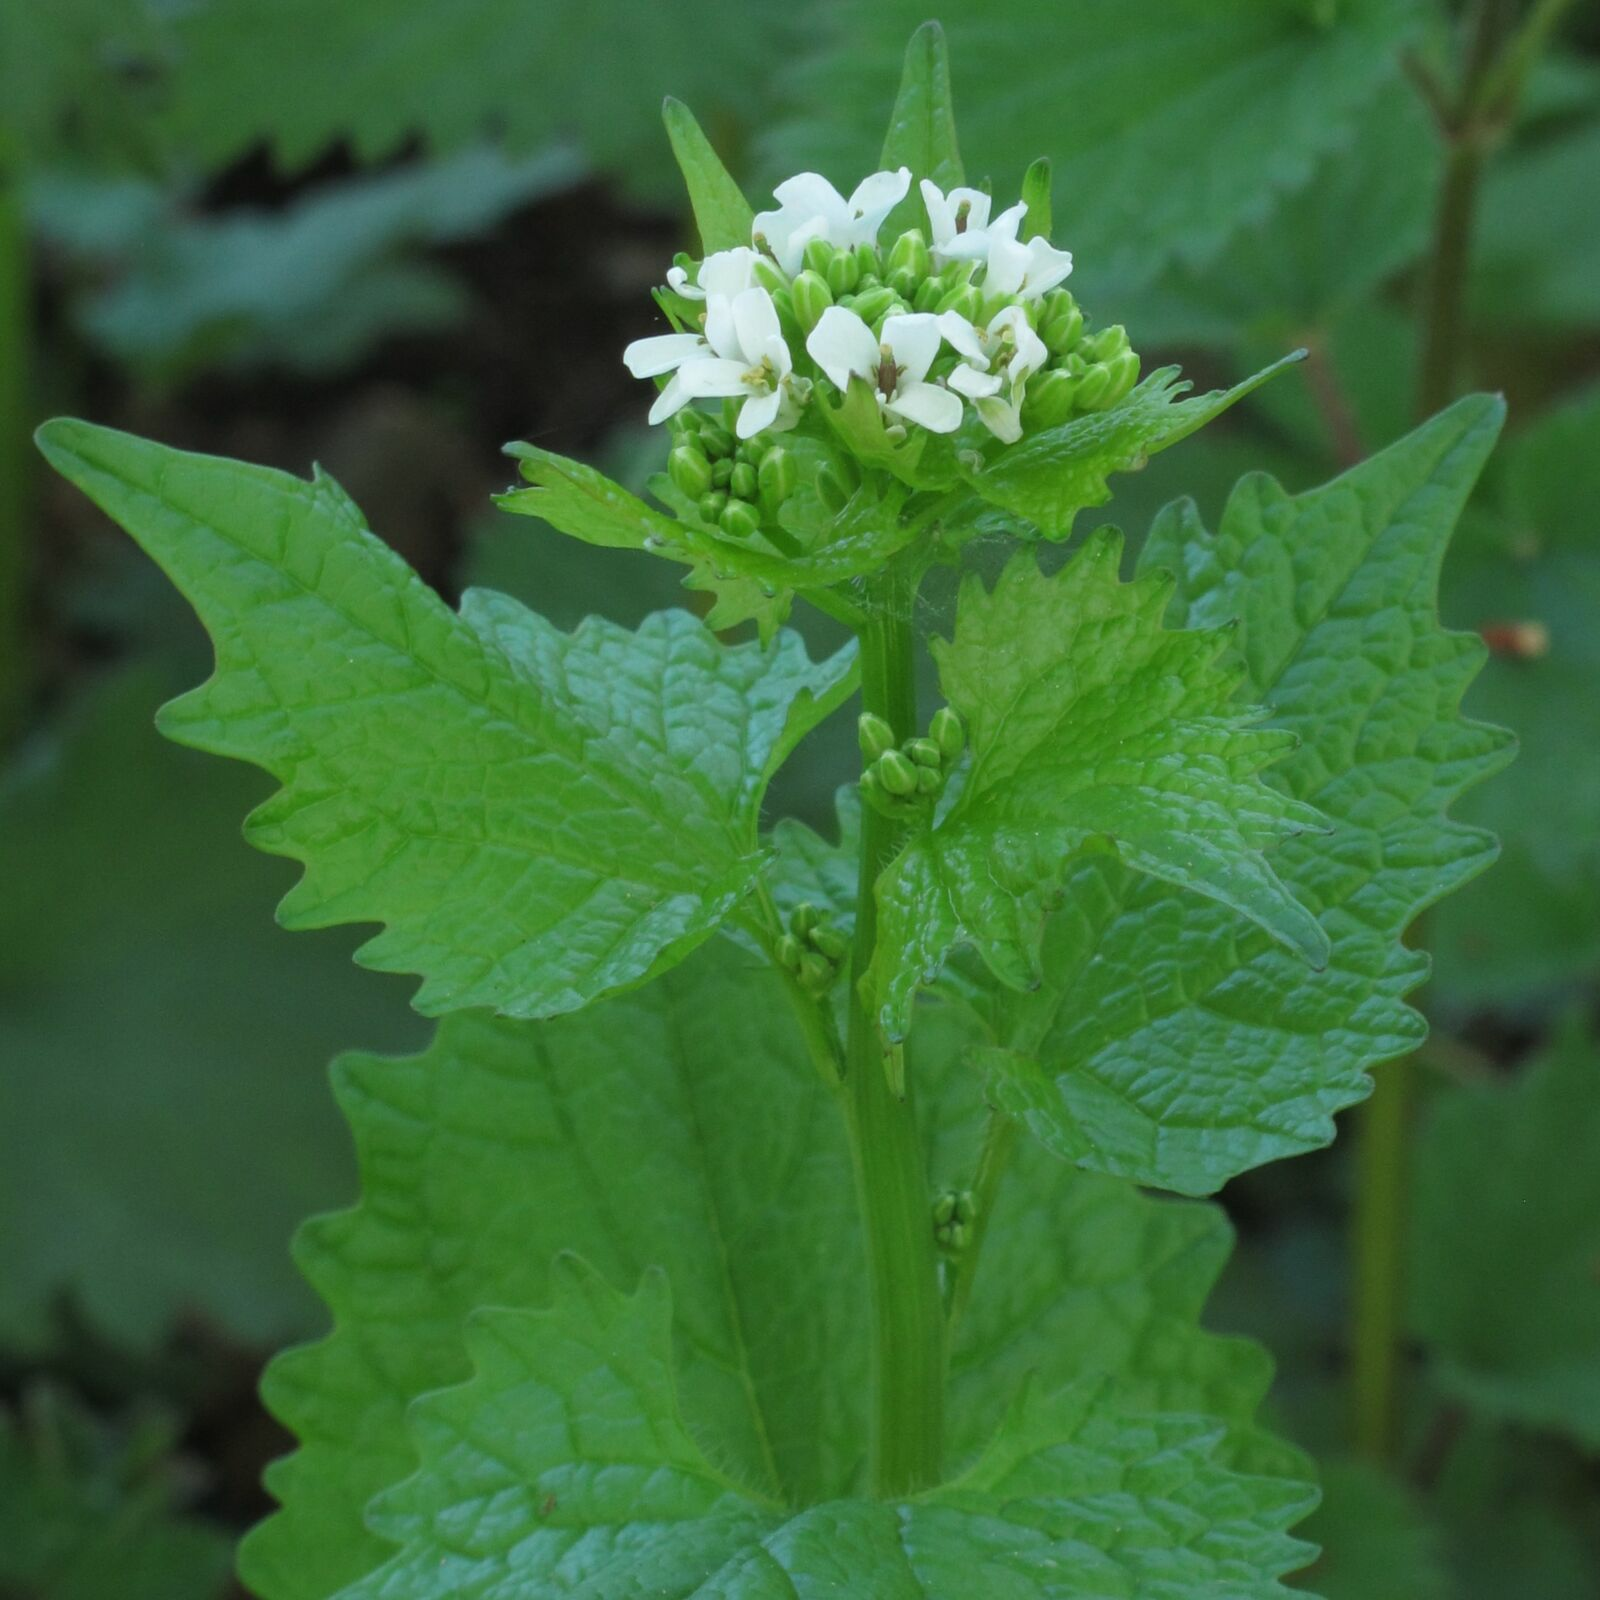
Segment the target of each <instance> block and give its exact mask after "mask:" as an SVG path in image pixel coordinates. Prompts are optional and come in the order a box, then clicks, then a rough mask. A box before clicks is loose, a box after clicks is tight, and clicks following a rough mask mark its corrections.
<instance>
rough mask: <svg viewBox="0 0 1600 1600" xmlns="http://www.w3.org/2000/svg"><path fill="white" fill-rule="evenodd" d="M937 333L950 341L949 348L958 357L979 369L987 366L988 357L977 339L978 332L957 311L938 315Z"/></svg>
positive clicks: (943, 312)
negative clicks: (963, 357) (962, 357)
mask: <svg viewBox="0 0 1600 1600" xmlns="http://www.w3.org/2000/svg"><path fill="white" fill-rule="evenodd" d="M991 326H993V324H991ZM939 332H940V333H942V334H943V335H944V336H945V338H946V339H948V340H949V341H950V348H951V349H952V350H954V351H955V352H956V353H957V354H958V355H963V356H965V357H966V358H967V360H968V361H971V362H974V363H975V364H976V365H978V366H979V367H986V366H988V365H989V357H988V354H987V352H986V351H985V350H984V348H983V340H982V339H980V338H979V337H978V330H977V329H976V328H974V327H973V326H972V324H971V323H970V322H968V321H967V319H966V318H965V317H964V316H962V315H961V313H960V312H959V311H942V312H940V313H939Z"/></svg>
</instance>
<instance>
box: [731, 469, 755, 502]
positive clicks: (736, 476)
mask: <svg viewBox="0 0 1600 1600" xmlns="http://www.w3.org/2000/svg"><path fill="white" fill-rule="evenodd" d="M728 493H729V494H731V495H732V496H733V497H734V498H735V499H737V500H754V499H755V497H756V469H755V468H754V467H752V466H751V465H750V463H749V462H748V461H741V462H739V463H738V464H737V465H736V466H735V467H734V469H733V476H732V477H731V478H729V479H728Z"/></svg>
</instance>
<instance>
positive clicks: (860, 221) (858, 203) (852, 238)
mask: <svg viewBox="0 0 1600 1600" xmlns="http://www.w3.org/2000/svg"><path fill="white" fill-rule="evenodd" d="M910 187H911V168H910V167H901V168H900V169H899V170H898V171H895V172H874V173H873V174H872V176H871V177H868V178H863V179H862V180H861V182H860V183H858V184H857V185H856V187H855V192H854V193H853V194H852V195H851V196H850V216H849V219H848V221H847V223H846V232H845V236H844V237H843V238H842V239H836V240H835V241H834V242H835V243H838V244H873V243H875V242H876V240H877V237H878V229H879V228H881V227H882V226H883V219H884V218H885V217H886V216H888V215H889V213H890V212H891V211H893V210H894V208H895V207H896V206H897V205H899V204H900V202H901V201H902V200H904V199H905V197H906V192H907V190H909V189H910Z"/></svg>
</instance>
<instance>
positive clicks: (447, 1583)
mask: <svg viewBox="0 0 1600 1600" xmlns="http://www.w3.org/2000/svg"><path fill="white" fill-rule="evenodd" d="M671 1317H672V1308H671V1303H670V1296H669V1293H668V1290H667V1287H666V1283H665V1280H664V1279H663V1278H662V1277H661V1276H660V1275H659V1274H646V1276H645V1277H644V1279H643V1281H642V1282H641V1284H640V1285H639V1287H638V1289H637V1290H636V1291H635V1292H634V1293H633V1294H632V1295H631V1296H624V1295H622V1294H619V1293H618V1292H617V1291H616V1290H615V1289H613V1288H611V1287H609V1286H608V1285H607V1284H606V1283H605V1281H604V1280H603V1279H601V1278H600V1277H599V1276H598V1275H596V1274H594V1273H593V1272H592V1271H591V1270H590V1269H588V1268H586V1267H583V1266H581V1265H578V1264H577V1263H572V1264H570V1265H568V1266H566V1267H564V1268H563V1270H562V1271H561V1272H560V1273H559V1274H558V1276H557V1281H556V1285H555V1296H554V1300H553V1303H552V1304H551V1306H550V1307H549V1309H548V1310H541V1311H512V1310H496V1311H488V1312H484V1313H481V1314H480V1315H479V1316H478V1317H477V1318H475V1319H474V1321H473V1324H472V1325H471V1326H470V1327H469V1330H468V1335H467V1344H468V1350H469V1354H470V1356H471V1358H472V1361H473V1366H474V1373H473V1376H472V1378H471V1379H470V1380H469V1381H468V1382H467V1383H465V1384H463V1385H461V1386H460V1387H458V1388H455V1389H451V1390H447V1391H445V1392H444V1393H442V1394H436V1395H431V1396H428V1397H427V1398H425V1399H423V1400H421V1401H419V1402H418V1403H417V1405H416V1406H415V1407H414V1408H413V1410H412V1414H411V1421H412V1426H413V1430H414V1436H415V1439H416V1442H417V1447H418V1450H419V1452H420V1455H421V1458H422V1465H421V1469H420V1471H419V1472H418V1473H417V1475H416V1476H415V1477H414V1478H412V1479H410V1480H409V1481H408V1482H407V1483H405V1484H402V1485H401V1486H400V1487H399V1488H397V1489H395V1490H393V1491H391V1492H390V1493H389V1494H387V1495H385V1496H383V1497H381V1498H380V1499H379V1500H378V1501H377V1502H376V1504H375V1506H374V1508H373V1513H372V1517H373V1523H374V1525H375V1527H376V1528H377V1529H378V1530H379V1531H380V1532H382V1533H383V1534H385V1535H386V1536H387V1537H389V1538H390V1539H392V1540H393V1541H395V1542H396V1543H397V1544H400V1545H401V1547H402V1548H401V1551H400V1553H399V1554H398V1555H396V1556H395V1557H394V1558H393V1559H392V1560H391V1561H389V1562H388V1563H387V1564H386V1565H385V1566H383V1567H382V1568H380V1569H379V1570H378V1571H377V1572H374V1573H373V1574H372V1575H371V1576H370V1577H368V1578H366V1579H364V1580H363V1581H362V1582H360V1583H357V1584H354V1585H352V1586H351V1587H350V1588H349V1589H348V1590H346V1591H345V1596H346V1600H379V1597H382V1600H445V1597H446V1596H456V1597H460V1600H472V1597H474V1596H482V1597H488V1596H503V1595H507V1594H526V1595H530V1596H531V1595H534V1594H540V1593H548V1592H551V1591H552V1590H553V1589H556V1588H566V1589H569V1590H578V1589H581V1592H583V1593H585V1594H588V1595H592V1596H593V1597H594V1600H626V1597H631V1596H635V1595H639V1594H643V1593H648V1594H652V1595H656V1596H659V1597H661V1600H692V1597H703V1600H710V1597H713V1596H715V1597H718V1600H781V1597H785V1596H793V1595H798V1594H807V1593H813V1592H815V1593H823V1592H828V1591H833V1592H838V1591H839V1590H840V1589H841V1586H842V1585H848V1587H849V1589H850V1590H851V1591H852V1592H855V1593H861V1594H873V1595H881V1596H885V1597H889V1596H895V1597H900V1600H943V1597H954V1596H958V1595H972V1594H980V1593H981V1594H988V1595H995V1594H1001V1593H1004V1594H1006V1595H1008V1596H1012V1597H1015V1600H1097V1597H1104V1600H1120V1597H1123V1596H1126V1595H1128V1594H1150V1595H1156V1594H1161V1593H1165V1594H1171V1595H1174V1596H1176V1595H1180V1594H1186V1595H1192V1594H1197V1593H1200V1592H1203V1591H1204V1590H1205V1589H1207V1588H1210V1587H1212V1586H1213V1585H1215V1586H1217V1592H1219V1593H1220V1592H1223V1588H1224V1587H1225V1590H1226V1592H1227V1593H1228V1594H1229V1595H1230V1596H1236V1597H1238V1600H1269V1597H1275V1596H1283V1595H1285V1593H1286V1591H1285V1590H1284V1589H1283V1588H1282V1587H1281V1586H1280V1585H1279V1584H1278V1583H1277V1582H1275V1581H1274V1580H1275V1579H1276V1578H1277V1577H1278V1576H1279V1575H1280V1574H1281V1573H1283V1572H1284V1571H1286V1570H1288V1569H1290V1568H1292V1567H1294V1566H1296V1565H1299V1564H1302V1563H1303V1562H1304V1560H1305V1557H1306V1555H1307V1554H1309V1551H1308V1549H1307V1547H1306V1546H1304V1545H1300V1544H1298V1543H1297V1542H1296V1541H1294V1540H1293V1539H1290V1538H1288V1537H1287V1536H1286V1535H1285V1533H1284V1531H1283V1530H1284V1528H1285V1526H1286V1525H1287V1524H1288V1523H1290V1522H1292V1521H1293V1520H1294V1519H1295V1518H1296V1517H1298V1516H1299V1515H1301V1514H1302V1513H1303V1512H1304V1511H1305V1510H1306V1509H1307V1507H1308V1505H1309V1504H1310V1502H1311V1500H1312V1499H1313V1494H1314V1492H1313V1491H1312V1490H1310V1489H1309V1488H1307V1487H1306V1486H1304V1485H1301V1484H1296V1483H1292V1482H1286V1481H1283V1480H1279V1479H1272V1478H1260V1477H1251V1476H1246V1475H1243V1474H1239V1473H1236V1472H1234V1471H1232V1470H1231V1469H1230V1468H1228V1467H1226V1466H1225V1465H1223V1464H1222V1463H1220V1462H1219V1461H1218V1460H1217V1459H1216V1445H1217V1442H1218V1440H1217V1431H1216V1429H1215V1428H1214V1426H1212V1425H1211V1424H1208V1423H1207V1422H1206V1420H1205V1419H1203V1418H1199V1417H1184V1416H1137V1415H1132V1416H1130V1415H1127V1414H1125V1413H1122V1412H1120V1411H1119V1410H1118V1408H1117V1405H1116V1399H1115V1395H1114V1392H1112V1391H1111V1390H1110V1388H1109V1386H1104V1385H1097V1384H1093V1383H1086V1384H1078V1385H1074V1386H1070V1387H1068V1388H1065V1389H1060V1390H1057V1391H1055V1392H1053V1393H1046V1392H1044V1391H1043V1390H1042V1388H1041V1387H1040V1386H1038V1385H1033V1386H1030V1387H1029V1388H1027V1389H1025V1390H1024V1391H1023V1392H1022V1393H1021V1394H1019V1396H1018V1397H1017V1398H1016V1400H1015V1401H1014V1402H1013V1404H1012V1405H1011V1407H1010V1408H1009V1410H1008V1411H1007V1413H1006V1415H1005V1417H1004V1420H1003V1421H1002V1422H1001V1425H1000V1428H999V1431H998V1433H997V1434H996V1435H995V1437H994V1438H993V1440H992V1441H991V1443H990V1444H989V1446H988V1448H987V1449H986V1450H985V1451H984V1453H983V1455H982V1456H980V1457H979V1459H978V1460H977V1461H976V1462H975V1463H974V1464H973V1465H972V1466H971V1467H970V1468H969V1469H968V1470H967V1471H966V1472H965V1473H963V1474H962V1475H961V1476H960V1477H958V1478H956V1479H955V1480H954V1481H952V1482H950V1483H947V1484H944V1485H941V1486H940V1487H938V1488H934V1489H931V1490H928V1491H926V1492H925V1493H923V1494H920V1495H917V1496H915V1497H914V1498H911V1499H908V1500H905V1501H902V1502H899V1503H894V1502H884V1501H875V1500H833V1501H826V1502H823V1503H822V1504H819V1505H814V1506H809V1507H805V1508H800V1509H793V1508H789V1507H786V1506H784V1505H782V1504H781V1503H779V1502H775V1501H773V1500H771V1499H769V1498H767V1497H766V1496H764V1495H761V1494H759V1493H757V1492H756V1491H754V1490H752V1489H749V1488H747V1487H745V1486H744V1485H742V1484H740V1483H739V1482H738V1480H737V1479H735V1478H733V1477H731V1476H730V1475H729V1474H727V1473H726V1472H725V1471H724V1470H723V1469H721V1468H720V1467H718V1466H715V1465H713V1463H712V1461H711V1459H710V1458H709V1457H708V1456H707V1454H706V1453H705V1451H704V1450H702V1449H701V1448H700V1446H699V1445H698V1443H697V1442H696V1440H695V1439H694V1437H693V1436H692V1434H691V1433H690V1431H689V1428H688V1425H687V1422H686V1420H685V1417H684V1415H683V1413H682V1412H681V1411H680V1409H679V1406H678V1403H677V1396H676V1394H675V1392H674V1386H673V1381H672V1370H671V1361H672V1339H671Z"/></svg>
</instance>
